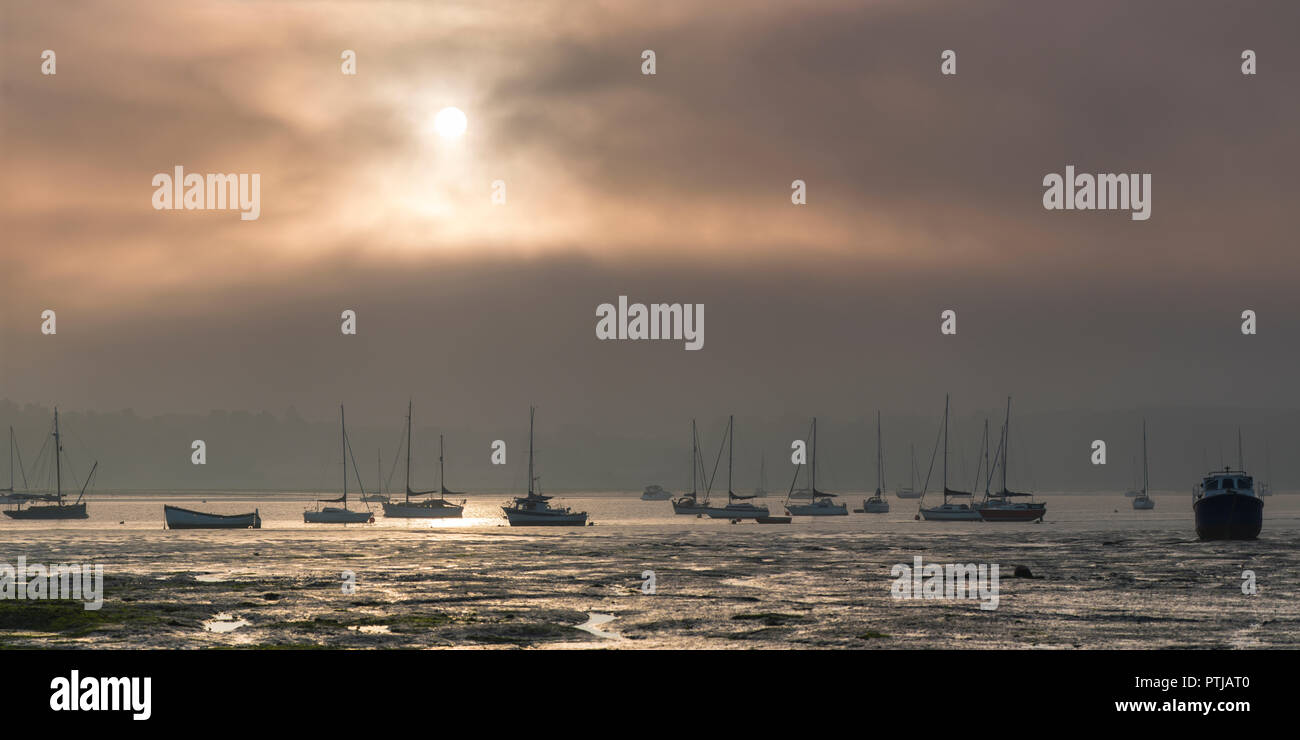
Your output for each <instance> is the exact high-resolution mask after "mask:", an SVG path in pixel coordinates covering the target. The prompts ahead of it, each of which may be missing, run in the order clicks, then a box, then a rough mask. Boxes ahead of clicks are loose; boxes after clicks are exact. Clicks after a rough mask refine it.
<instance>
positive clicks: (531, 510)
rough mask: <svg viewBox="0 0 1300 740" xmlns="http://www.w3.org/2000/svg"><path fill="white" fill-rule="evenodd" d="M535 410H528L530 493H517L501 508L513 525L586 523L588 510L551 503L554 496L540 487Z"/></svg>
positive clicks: (572, 524) (577, 525) (578, 524)
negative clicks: (535, 470)
mask: <svg viewBox="0 0 1300 740" xmlns="http://www.w3.org/2000/svg"><path fill="white" fill-rule="evenodd" d="M536 411H537V410H536V409H534V408H529V409H528V495H527V496H516V497H515V499H514V501H513V502H512V503H510V504H507V505H505V506H502V507H501V510H502V511H503V512H505V517H506V520H507V521H509V522H510V526H512V527H539V526H541V527H544V526H561V527H563V526H570V527H581V526H582V525H584V524H586V523H587V512H585V511H573V510H572V509H570V508H569V507H567V506H552V505H551V504H550V501H551V498H552V497H551V496H543V495H542V493H541V492H540V491H538V490H537V481H538V478H537V476H536V475H534V474H533V417H534V416H535V415H536Z"/></svg>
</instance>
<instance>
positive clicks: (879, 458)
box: [862, 411, 889, 514]
mask: <svg viewBox="0 0 1300 740" xmlns="http://www.w3.org/2000/svg"><path fill="white" fill-rule="evenodd" d="M862 512H863V513H864V514H888V513H889V502H888V501H886V500H885V448H884V443H883V442H881V438H880V411H876V493H875V494H874V495H872V496H870V497H868V498H866V499H864V500H863V502H862Z"/></svg>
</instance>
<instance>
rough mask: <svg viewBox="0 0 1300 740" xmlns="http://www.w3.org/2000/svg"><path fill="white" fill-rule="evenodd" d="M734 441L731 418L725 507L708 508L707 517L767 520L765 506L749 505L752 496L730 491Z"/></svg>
mask: <svg viewBox="0 0 1300 740" xmlns="http://www.w3.org/2000/svg"><path fill="white" fill-rule="evenodd" d="M735 440H736V417H734V416H731V417H728V419H727V505H726V506H723V507H713V508H710V509H709V510H708V515H709V517H710V518H712V519H730V520H731V521H733V522H737V521H740V520H741V519H767V518H768V516H769V513H770V512H768V510H767V507H766V506H761V505H759V504H753V503H750V501H752V500H753V498H754V496H752V495H749V496H742V495H741V494H739V493H736V492H735V490H733V489H732V485H731V470H732V459H733V456H732V451H733V449H734V447H735Z"/></svg>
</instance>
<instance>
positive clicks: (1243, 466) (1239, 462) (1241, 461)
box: [1237, 427, 1246, 473]
mask: <svg viewBox="0 0 1300 740" xmlns="http://www.w3.org/2000/svg"><path fill="white" fill-rule="evenodd" d="M1237 470H1240V471H1241V472H1243V473H1244V472H1246V461H1245V460H1244V459H1242V457H1241V427H1237Z"/></svg>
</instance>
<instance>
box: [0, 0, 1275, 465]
mask: <svg viewBox="0 0 1300 740" xmlns="http://www.w3.org/2000/svg"><path fill="white" fill-rule="evenodd" d="M0 13H2V14H3V15H2V16H0V21H2V23H0V41H2V42H3V43H2V44H0V157H2V161H0V188H2V190H0V223H3V235H4V236H3V240H2V241H0V250H2V252H0V268H2V269H0V399H7V400H9V401H12V402H14V403H17V404H40V405H41V406H42V407H50V406H53V405H56V404H57V405H59V406H61V407H63V408H66V409H71V410H78V411H86V412H105V413H107V412H117V411H121V410H123V409H131V410H132V411H133V413H135V414H139V415H142V416H145V417H149V416H157V415H166V414H196V415H202V414H207V413H209V412H210V411H212V410H223V411H230V412H235V411H246V412H250V413H254V414H256V413H260V412H263V411H271V412H273V413H276V414H282V413H283V412H284V411H285V410H286V409H288V408H290V407H293V409H295V413H297V414H301V416H302V417H304V418H306V419H308V420H311V421H314V422H320V423H322V424H327V423H331V422H332V420H333V419H334V414H335V413H336V411H337V407H338V405H339V404H340V403H346V404H347V405H348V409H349V416H350V417H352V418H356V419H357V421H358V423H359V424H372V425H375V426H377V427H382V426H384V425H389V426H393V425H399V424H400V418H401V416H402V414H403V413H404V408H405V403H406V401H407V399H408V398H413V399H414V401H415V403H416V405H417V406H418V407H420V408H422V409H425V411H424V412H422V416H424V417H426V418H427V417H432V418H431V419H430V422H431V423H432V422H433V421H434V420H437V421H439V422H445V423H446V424H448V425H455V426H459V427H464V428H466V429H473V430H474V433H476V434H479V435H481V436H483V437H484V438H494V437H495V436H504V434H505V431H500V430H506V431H510V432H511V433H515V434H517V433H518V430H519V429H520V427H521V426H522V425H523V423H524V420H526V417H527V408H528V406H529V405H530V404H535V405H537V406H538V407H539V408H540V411H539V422H538V423H539V427H542V428H545V427H549V430H548V433H552V434H554V433H556V432H557V430H572V434H573V435H574V436H575V438H582V439H589V438H590V439H595V438H599V437H601V436H619V437H622V436H628V437H632V438H635V439H649V440H654V441H655V442H656V443H657V444H662V445H667V444H669V443H670V442H675V441H677V440H678V439H679V438H680V437H681V429H682V428H683V425H684V424H686V423H688V420H689V418H691V417H692V416H700V417H701V418H705V417H707V418H709V419H712V420H715V421H716V420H718V419H721V418H723V417H724V416H725V415H726V414H729V413H736V414H741V415H748V416H749V417H753V418H754V419H755V423H763V422H762V421H761V420H764V419H766V420H768V421H769V422H770V423H771V424H773V425H775V424H776V423H777V422H776V420H787V419H796V418H797V419H801V420H806V419H807V418H809V417H812V416H814V415H819V416H822V417H823V418H828V419H840V420H842V421H843V422H844V423H846V424H848V423H850V422H853V421H854V420H862V419H866V418H869V417H870V416H871V415H872V413H873V412H874V410H875V409H877V408H881V409H883V410H884V411H885V413H887V414H892V415H895V416H897V417H899V418H902V417H905V416H915V417H918V418H921V417H923V418H925V419H926V420H928V421H929V422H932V421H933V419H934V417H935V416H936V415H937V414H938V413H939V412H940V411H941V409H942V403H943V394H944V393H945V392H951V393H952V394H953V397H954V399H955V402H956V403H959V404H960V408H962V409H964V410H967V411H970V410H973V409H984V410H989V412H990V413H995V412H996V410H997V409H998V408H1000V407H1001V404H1002V403H1003V401H1004V399H1005V397H1006V396H1007V395H1012V396H1014V397H1015V399H1016V408H1017V409H1021V410H1023V411H1024V412H1025V413H1027V414H1044V415H1046V416H1044V418H1051V419H1055V420H1056V421H1055V422H1054V423H1059V424H1062V425H1064V426H1065V427H1066V430H1065V431H1068V432H1069V434H1071V435H1076V436H1080V437H1083V438H1086V437H1090V436H1092V433H1091V432H1090V430H1089V429H1088V428H1087V426H1086V424H1087V422H1086V420H1087V419H1088V418H1089V417H1090V415H1093V414H1097V413H1104V412H1113V413H1121V414H1129V415H1131V413H1133V412H1138V413H1140V412H1141V410H1142V409H1158V408H1166V409H1184V410H1186V409H1199V408H1204V407H1210V408H1224V409H1229V411H1226V412H1224V413H1223V419H1222V422H1223V424H1222V427H1223V428H1222V430H1217V431H1216V432H1215V433H1216V434H1218V435H1219V436H1218V437H1217V438H1216V440H1215V441H1213V442H1207V443H1206V444H1207V445H1209V446H1210V447H1211V448H1212V449H1213V447H1214V445H1215V444H1218V443H1219V442H1218V440H1219V439H1223V438H1227V437H1229V436H1230V431H1229V430H1231V429H1232V428H1234V425H1235V424H1236V423H1238V421H1239V418H1240V417H1241V416H1242V415H1243V414H1244V413H1245V412H1244V411H1241V412H1240V413H1239V412H1238V411H1237V410H1244V409H1253V410H1255V411H1256V412H1260V413H1263V412H1270V411H1288V410H1294V409H1296V408H1298V407H1300V390H1298V386H1297V384H1296V383H1295V382H1294V376H1295V372H1294V370H1295V368H1296V365H1297V359H1300V357H1298V353H1300V350H1298V349H1297V348H1300V342H1298V341H1297V339H1298V338H1300V320H1298V319H1297V316H1296V310H1295V309H1296V308H1297V302H1298V301H1297V298H1296V292H1295V289H1294V286H1295V283H1296V269H1295V268H1296V259H1295V257H1294V252H1295V248H1296V237H1295V229H1294V225H1293V224H1294V207H1295V203H1296V199H1297V195H1300V183H1298V181H1297V178H1296V172H1297V171H1300V145H1297V143H1296V140H1295V131H1296V130H1297V125H1298V124H1300V96H1297V95H1296V94H1295V91H1296V89H1298V88H1300V86H1298V85H1297V83H1298V82H1300V47H1297V46H1296V44H1295V43H1294V38H1293V35H1294V29H1295V28H1297V27H1300V23H1298V22H1297V21H1300V6H1296V5H1295V4H1293V3H1285V2H1277V3H1252V2H1241V3H1233V4H1226V3H1185V2H1144V3H1140V4H1129V3H1118V2H1097V3H1063V2H1059V3H1058V2H1053V3H1036V2H981V3H933V2H914V1H909V2H902V1H897V2H894V1H882V2H861V1H860V2H830V1H817V0H814V1H812V2H800V3H788V2H717V3H708V4H701V3H697V2H672V1H668V2H656V3H650V4H647V3H631V2H552V1H549V0H546V1H538V2H529V3H517V2H515V3H506V2H491V1H482V0H476V1H474V2H437V3H432V2H430V3H424V2H256V3H254V2H231V1H223V2H207V1H201V0H200V1H197V2H187V3H183V4H175V3H157V2H67V3H46V2H22V1H14V2H6V3H5V4H4V5H3V9H0ZM46 49H50V50H53V51H55V52H56V55H57V72H56V74H54V75H43V74H41V63H42V52H43V51H44V50H46ZM345 49H350V50H353V51H355V53H356V60H357V73H356V74H355V75H345V74H343V73H342V71H341V64H342V62H341V58H340V55H341V53H342V51H343V50H345ZM647 49H650V50H654V52H655V55H656V74H654V75H644V74H642V52H643V51H644V50H647ZM945 49H951V50H953V51H955V53H956V64H957V73H956V74H955V75H943V74H941V73H940V55H941V53H942V52H943V51H944V50H945ZM1244 49H1251V50H1254V51H1255V52H1256V54H1257V58H1258V73H1257V74H1256V75H1243V74H1242V73H1241V63H1242V62H1241V53H1242V50H1244ZM447 106H455V107H458V108H460V109H462V110H463V111H464V112H465V114H466V116H467V118H468V129H467V130H466V132H465V134H464V135H463V136H461V137H458V138H455V139H444V138H442V137H439V136H438V135H437V134H436V133H435V132H434V131H433V127H432V120H433V116H434V114H435V113H436V112H437V111H438V110H440V109H442V108H444V107H447ZM177 165H180V166H183V167H185V169H186V171H188V172H198V173H215V172H221V173H225V172H233V173H258V174H259V175H260V182H261V212H260V217H259V218H258V219H257V220H250V221H244V220H240V218H239V217H238V215H237V213H236V212H233V211H186V210H172V211H167V210H155V209H154V208H153V207H152V204H151V200H152V197H153V194H154V187H153V186H152V184H151V182H152V178H153V176H154V175H155V174H157V173H170V172H172V170H173V168H174V167H175V166H177ZM1067 165H1073V166H1075V167H1076V169H1077V170H1078V171H1080V172H1090V173H1109V172H1123V173H1150V174H1151V176H1152V183H1153V185H1152V209H1151V218H1150V219H1149V220H1146V221H1135V220H1132V219H1131V218H1130V217H1129V214H1128V213H1127V212H1125V211H1092V212H1085V211H1073V212H1066V211H1048V210H1045V209H1044V208H1043V204H1042V197H1043V185H1042V180H1043V178H1044V176H1045V175H1047V174H1049V173H1063V172H1064V170H1065V167H1066V166H1067ZM796 179H800V180H803V181H804V182H805V183H806V185H807V203H806V204H805V205H795V204H793V203H792V202H791V183H792V181H794V180H796ZM496 180H501V181H504V183H505V186H506V202H505V203H504V204H493V203H492V200H491V195H492V192H493V188H492V183H493V182H494V181H496ZM620 295H626V296H628V297H629V300H630V301H633V302H637V301H640V302H645V303H652V302H653V303H658V302H670V303H671V302H681V303H690V304H704V305H705V307H706V310H705V316H706V322H705V342H704V348H703V349H702V350H700V351H686V350H684V349H683V346H682V343H681V342H672V341H658V342H632V341H599V340H598V339H597V338H596V334H595V326H596V308H597V306H599V305H600V304H602V303H616V302H617V300H618V297H619V296H620ZM345 309H351V310H354V311H355V312H356V314H357V328H358V331H357V334H356V335H343V334H342V333H341V332H340V323H341V322H340V314H341V312H342V311H343V310H345ZM1248 309H1249V310H1253V311H1255V312H1256V313H1257V316H1258V333H1257V334H1255V335H1251V336H1247V335H1243V334H1242V332H1241V330H1240V326H1241V313H1242V311H1244V310H1248ZM45 310H54V311H56V314H57V334H55V335H47V334H42V332H41V325H42V319H41V315H42V312H43V311H45ZM944 310H954V311H956V313H957V333H956V334H955V335H942V334H941V333H940V331H939V329H940V313H941V312H942V311H944ZM1209 413H1210V414H1211V415H1213V414H1214V412H1209ZM1124 418H1125V419H1126V423H1127V420H1129V416H1125V417H1124ZM783 423H784V422H783ZM802 424H803V421H801V422H800V425H801V426H802ZM787 426H788V425H787ZM1130 426H1131V425H1130ZM863 429H866V427H865V426H864V427H863ZM567 433H568V432H565V434H567ZM763 433H764V434H769V435H770V436H772V437H773V438H774V439H775V438H779V437H781V436H782V435H784V436H791V435H790V434H788V433H787V432H786V430H785V427H784V426H782V427H781V428H771V429H765V430H764V432H763ZM927 434H928V432H927ZM916 441H917V442H918V444H920V442H921V440H920V439H919V438H918V439H917V440H916ZM556 442H557V443H560V444H562V443H563V435H561V436H560V437H558V438H557V439H556ZM925 444H927V445H928V444H932V442H931V441H928V440H927V441H926V442H925ZM1189 444H1191V445H1194V441H1189ZM1197 453H1198V454H1197V457H1198V458H1199V450H1197ZM1189 454H1190V453H1189ZM580 477H581V476H577V475H575V476H574V479H575V480H576V479H578V478H580Z"/></svg>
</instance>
